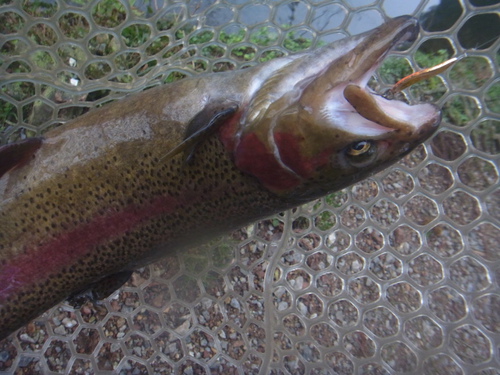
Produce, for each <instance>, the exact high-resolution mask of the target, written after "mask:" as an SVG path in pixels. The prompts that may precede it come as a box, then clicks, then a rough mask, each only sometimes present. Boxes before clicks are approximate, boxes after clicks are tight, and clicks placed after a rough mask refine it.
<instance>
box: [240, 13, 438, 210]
mask: <svg viewBox="0 0 500 375" xmlns="http://www.w3.org/2000/svg"><path fill="white" fill-rule="evenodd" d="M418 32H419V25H418V22H417V20H415V19H414V18H411V17H407V16H404V17H398V18H395V19H393V20H390V21H389V22H387V23H385V24H383V25H382V26H380V27H378V28H377V29H375V30H373V31H371V32H368V33H365V34H362V35H358V36H355V37H352V38H347V39H344V40H341V41H339V42H337V43H334V44H332V45H329V46H326V47H323V48H322V49H320V50H319V51H318V52H315V53H313V54H309V55H300V56H298V57H297V58H296V59H295V60H292V61H291V62H290V63H289V64H287V65H285V66H284V67H282V68H281V69H279V70H278V71H277V72H276V73H275V74H274V77H271V78H270V79H269V80H268V82H266V83H264V84H263V85H262V88H261V90H258V91H257V92H256V94H255V96H254V98H253V99H252V101H251V102H250V105H249V108H248V109H247V111H246V113H244V114H243V115H242V117H241V118H242V120H241V121H242V122H241V124H240V126H241V128H240V129H241V130H240V132H239V134H238V142H237V143H236V147H235V149H234V159H235V163H236V165H237V166H238V167H239V168H240V169H242V170H243V171H245V172H247V173H250V174H252V175H254V176H255V177H257V178H258V179H259V180H260V182H261V183H262V184H263V185H264V186H265V187H266V188H267V189H269V190H271V191H273V192H275V193H277V194H280V195H283V196H287V197H292V196H293V197H300V199H301V200H304V201H307V200H309V199H313V198H315V197H319V196H321V195H324V194H326V193H328V192H329V191H334V190H338V189H341V188H344V187H346V186H348V185H351V184H352V183H355V182H356V181H358V180H361V179H363V178H365V177H367V176H369V175H371V174H373V173H375V172H377V171H379V170H381V169H383V168H385V167H387V166H388V165H390V164H392V163H394V162H396V161H397V160H399V159H400V158H401V157H403V156H404V155H406V154H408V153H409V152H410V151H411V150H412V149H413V148H415V147H416V146H417V145H418V144H420V143H421V142H423V141H425V140H426V139H427V138H428V137H429V136H430V135H431V134H433V132H434V131H435V130H436V129H437V126H438V125H439V123H440V120H441V113H440V111H439V109H438V108H437V107H436V106H434V105H433V104H427V103H424V104H417V105H413V106H411V105H408V104H406V103H404V102H400V101H396V100H387V99H385V98H383V97H382V96H379V95H377V94H375V93H372V92H370V90H369V89H368V88H367V83H368V80H369V79H370V77H371V76H372V75H373V73H374V72H375V70H376V69H377V68H378V67H379V66H380V64H381V63H382V61H383V59H384V57H385V56H386V55H387V54H388V53H389V52H390V51H391V49H392V48H393V47H395V46H396V45H398V44H400V43H402V42H405V41H413V40H414V39H415V38H416V36H417V35H418ZM287 69H288V70H289V71H288V72H287ZM276 77H278V78H279V77H287V78H286V79H285V81H286V85H285V84H284V83H283V80H280V79H277V78H276ZM270 99H272V100H270ZM360 145H365V146H366V147H369V149H370V150H369V151H366V150H361V151H363V153H362V154H359V151H360V150H357V148H359V147H360Z"/></svg>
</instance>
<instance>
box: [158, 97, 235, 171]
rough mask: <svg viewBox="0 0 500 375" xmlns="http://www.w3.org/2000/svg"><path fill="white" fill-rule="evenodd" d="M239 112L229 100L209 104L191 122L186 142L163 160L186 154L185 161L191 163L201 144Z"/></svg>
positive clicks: (187, 128)
mask: <svg viewBox="0 0 500 375" xmlns="http://www.w3.org/2000/svg"><path fill="white" fill-rule="evenodd" d="M237 110H238V104H237V103H236V102H232V101H229V100H219V101H214V102H211V103H209V104H207V105H206V106H205V107H204V108H203V109H202V110H201V111H200V112H198V113H197V114H196V115H195V116H194V117H193V119H192V120H191V121H190V122H189V124H188V126H187V127H186V132H185V134H184V140H183V141H182V142H181V143H180V144H179V145H177V146H176V147H175V148H174V149H173V150H172V151H170V152H169V153H168V154H166V155H165V156H164V157H163V158H162V159H165V158H171V157H173V156H175V155H177V154H178V153H180V152H184V161H185V162H187V163H189V161H190V160H191V159H192V158H193V154H194V152H195V151H196V148H197V147H198V146H199V145H200V143H201V142H202V141H203V140H204V139H206V138H207V137H208V136H209V135H211V134H213V133H214V132H215V131H216V130H217V129H218V128H219V126H221V125H222V124H224V122H225V121H226V120H227V119H228V118H229V117H230V116H231V115H233V114H234V113H235V112H236V111H237Z"/></svg>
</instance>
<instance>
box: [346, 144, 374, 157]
mask: <svg viewBox="0 0 500 375" xmlns="http://www.w3.org/2000/svg"><path fill="white" fill-rule="evenodd" d="M372 146H373V144H372V143H371V142H370V141H360V142H354V143H353V144H351V145H350V146H349V147H348V148H347V155H349V156H360V155H363V154H366V153H367V152H369V151H370V149H372Z"/></svg>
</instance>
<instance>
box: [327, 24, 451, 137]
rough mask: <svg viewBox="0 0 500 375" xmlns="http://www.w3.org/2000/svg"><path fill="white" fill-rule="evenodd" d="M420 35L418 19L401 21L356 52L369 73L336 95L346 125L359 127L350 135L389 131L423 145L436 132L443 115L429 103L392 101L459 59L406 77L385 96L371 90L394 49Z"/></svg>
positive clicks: (353, 81)
mask: <svg viewBox="0 0 500 375" xmlns="http://www.w3.org/2000/svg"><path fill="white" fill-rule="evenodd" d="M391 28H392V30H391ZM418 32H419V25H418V22H417V20H416V19H414V18H411V17H399V18H396V19H394V20H392V21H391V22H390V23H388V24H386V25H384V26H382V27H380V28H379V29H377V31H376V32H375V33H373V34H370V35H369V36H368V37H367V38H366V39H365V40H364V41H363V42H362V43H360V45H358V46H357V47H356V48H355V49H353V51H352V54H355V53H358V54H360V55H361V56H362V58H363V59H364V62H362V63H361V66H363V67H364V68H365V69H366V70H365V72H364V74H361V75H359V76H356V75H354V76H353V78H354V79H353V80H351V81H350V82H347V83H346V84H345V85H343V87H342V86H340V87H339V90H338V91H337V93H336V95H337V96H338V97H337V99H338V101H339V102H340V103H342V105H343V106H344V108H338V109H337V110H340V111H342V112H343V116H344V119H345V120H346V122H345V123H356V124H357V126H356V127H351V128H349V130H348V131H349V132H351V133H356V134H358V135H363V134H364V135H366V136H368V137H374V138H377V137H379V136H382V135H384V134H386V133H387V132H389V131H390V132H397V133H398V136H400V139H405V140H406V141H409V142H411V141H413V140H417V139H418V140H419V141H422V137H425V136H426V135H427V136H430V135H431V134H432V133H433V132H434V130H435V129H436V128H437V126H438V125H439V123H440V121H441V112H440V110H439V109H438V108H437V107H436V106H435V105H433V104H430V103H421V104H415V105H410V104H407V103H405V102H403V101H399V100H394V99H392V98H391V97H393V96H394V95H393V94H394V93H396V92H398V91H401V90H402V89H404V88H407V87H409V86H411V85H412V84H415V83H417V82H419V81H420V80H422V79H426V78H429V77H431V76H433V75H436V74H439V73H441V72H442V71H444V70H445V69H447V68H448V67H449V66H451V65H452V64H453V62H455V61H456V59H451V60H448V61H447V62H445V63H443V64H440V65H439V66H436V67H435V68H429V69H425V70H424V71H422V72H416V73H413V74H411V75H409V76H408V77H404V78H403V79H401V80H400V81H399V82H398V83H397V84H396V85H394V86H393V88H391V89H390V90H388V91H387V92H386V93H384V94H379V93H375V92H373V91H371V89H370V88H369V87H368V81H369V79H370V78H371V77H372V76H373V74H374V73H375V71H376V70H377V69H378V67H379V66H380V65H381V63H382V61H383V59H384V58H385V57H386V55H387V54H388V53H390V51H391V50H392V49H393V48H394V47H395V46H397V45H399V44H401V43H403V42H412V41H413V40H414V39H415V38H416V37H417V36H418ZM367 64H370V66H367ZM388 94H390V95H388ZM342 99H345V100H342ZM346 130H347V129H346Z"/></svg>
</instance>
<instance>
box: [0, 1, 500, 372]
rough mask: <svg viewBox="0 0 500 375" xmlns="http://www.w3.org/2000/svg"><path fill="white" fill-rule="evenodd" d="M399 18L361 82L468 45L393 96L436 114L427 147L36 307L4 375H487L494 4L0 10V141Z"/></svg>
mask: <svg viewBox="0 0 500 375" xmlns="http://www.w3.org/2000/svg"><path fill="white" fill-rule="evenodd" d="M87 3H88V4H87ZM401 14H413V15H415V16H417V17H419V18H420V20H421V21H422V25H423V29H424V30H423V32H422V33H421V35H420V38H419V40H418V41H417V42H416V43H415V44H414V45H413V47H411V49H410V50H408V51H405V52H404V53H396V52H395V53H394V54H393V57H392V58H389V59H388V63H387V65H384V67H387V69H385V68H384V67H383V68H382V69H380V71H379V72H378V74H377V76H376V77H375V80H373V82H372V83H373V87H375V88H376V89H377V90H379V91H382V90H384V88H387V87H389V86H390V85H391V84H392V83H394V82H395V81H396V80H397V79H398V78H401V76H402V75H405V74H408V71H406V72H401V74H399V75H398V74H396V73H394V70H391V69H389V67H390V64H392V63H394V62H397V61H399V62H401V61H402V62H403V65H406V69H407V70H409V71H411V70H410V69H412V68H413V69H418V68H419V66H420V67H421V66H426V65H425V64H426V63H425V61H424V60H422V58H421V56H422V54H421V53H424V54H427V56H428V55H429V54H430V55H433V56H438V57H439V56H441V57H443V60H444V59H446V58H448V57H451V56H454V55H458V56H461V55H464V54H465V53H466V57H465V58H463V59H462V60H460V61H459V62H458V63H456V64H455V66H454V67H453V68H452V69H451V70H449V71H448V72H446V73H444V74H442V75H440V76H439V77H436V78H434V79H432V80H430V81H426V82H423V83H421V84H418V85H416V87H412V88H411V89H409V90H407V91H408V92H407V93H406V95H407V96H408V98H409V99H410V101H433V102H436V103H437V104H438V105H440V106H442V107H443V109H444V121H443V125H442V127H441V129H440V131H439V132H438V134H437V135H436V136H435V137H434V138H433V139H432V140H430V141H429V142H428V143H427V144H425V145H424V146H421V147H419V148H418V149H417V150H416V151H415V152H413V153H412V154H411V155H409V156H408V157H406V158H405V159H404V160H403V161H402V162H400V163H399V164H397V165H395V166H394V167H392V168H390V169H389V170H386V171H384V172H382V173H380V174H379V175H377V176H375V177H373V178H371V179H368V180H366V181H363V182H360V183H358V184H356V185H355V186H353V187H352V188H350V189H348V190H346V191H342V192H339V193H335V194H332V195H330V196H327V197H325V198H323V199H321V200H318V201H315V202H311V203H310V204H307V205H304V206H302V207H299V208H297V209H295V210H292V211H290V212H286V213H283V214H280V215H276V216H275V217H272V218H269V219H267V220H263V221H261V222H258V223H255V224H252V225H250V226H248V227H245V228H242V229H241V230H239V231H236V232H234V233H232V234H231V235H229V236H228V237H225V238H221V239H219V240H217V241H213V242H212V243H210V244H209V245H206V246H204V247H202V248H198V249H193V250H192V251H190V252H188V253H185V254H177V255H171V256H169V257H167V258H165V260H163V261H161V262H159V263H157V264H154V265H152V266H150V267H147V268H145V269H142V270H140V271H139V272H137V273H135V274H134V276H133V278H132V279H131V280H130V281H129V282H128V283H127V284H126V286H124V287H123V288H122V289H120V290H119V291H117V292H116V293H115V294H114V295H113V296H111V297H110V298H108V299H107V300H105V301H103V302H102V303H94V304H92V303H88V304H86V305H84V306H83V307H82V308H81V309H79V310H73V309H72V308H70V307H68V306H67V305H65V304H61V305H59V306H57V307H55V308H53V309H51V310H50V311H48V312H47V313H46V314H44V315H43V316H42V317H40V318H39V319H37V320H35V321H34V322H32V323H30V324H29V325H27V326H26V327H24V328H22V329H21V330H19V331H18V332H17V333H15V334H13V335H12V336H11V337H9V338H8V339H6V340H4V341H2V342H0V372H5V373H17V374H23V373H25V374H28V373H29V374H34V373H40V374H51V373H72V374H92V373H100V372H102V371H114V372H115V373H120V374H146V373H157V374H169V373H186V374H222V373H228V374H233V373H234V374H257V373H262V374H264V373H265V374H332V373H335V374H354V373H357V374H390V373H405V374H438V373H446V374H484V375H486V374H500V371H499V370H498V368H500V363H499V362H500V357H499V350H500V313H499V312H500V293H499V292H498V288H499V284H500V282H499V279H500V250H499V249H500V228H499V221H500V189H499V188H498V178H499V177H498V175H499V171H498V162H499V151H500V138H499V137H500V121H499V120H498V118H499V113H500V99H499V97H500V83H499V79H498V66H499V62H500V57H499V55H500V51H499V42H498V34H499V33H500V30H499V29H498V25H500V22H499V20H498V18H499V14H498V1H495V0H493V1H492V0H467V1H465V0H463V1H459V0H450V1H442V2H441V3H440V2H438V1H431V0H429V1H420V0H412V1H406V0H405V1H404V2H401V1H396V0H345V1H342V2H331V1H318V0H308V1H301V2H290V1H261V2H250V1H246V0H226V1H215V0H205V1H202V0H193V1H188V2H185V3H184V2H179V1H165V0H151V1H147V0H137V1H125V0H123V1H118V0H101V1H92V2H87V1H81V0H66V1H63V0H51V1H47V2H43V1H35V0H25V1H22V2H14V1H9V0H3V1H0V35H1V39H0V56H1V60H0V74H1V81H0V137H1V140H2V142H10V141H14V140H16V139H20V138H24V137H27V136H33V135H35V134H41V133H43V132H44V131H46V130H47V129H49V128H52V127H54V126H57V125H59V124H60V123H62V122H65V121H67V120H69V119H72V118H74V117H76V116H79V115H80V114H82V113H84V112H86V111H87V110H88V109H89V108H92V107H95V106H98V105H101V104H103V103H105V102H109V101H111V100H114V99H117V98H120V97H122V96H123V95H125V94H126V93H129V92H132V91H138V90H141V89H144V88H146V87H149V86H152V85H156V84H159V83H164V82H168V81H172V80H175V79H178V78H181V77H183V76H186V75H193V74H198V73H200V72H205V71H206V72H211V71H220V70H227V69H239V68H242V67H245V66H249V65H254V64H257V63H258V62H259V61H262V60H264V59H267V58H271V57H274V56H280V55H284V54H288V53H290V51H295V50H297V49H305V48H314V46H316V45H318V44H319V43H324V42H330V41H333V40H337V39H339V38H341V37H344V36H346V35H350V34H357V33H360V32H362V31H365V30H368V29H371V28H373V27H375V26H377V25H379V24H380V23H381V22H383V20H384V19H385V18H387V17H395V16H398V15H401ZM419 54H420V55H419ZM419 56H420V57H419ZM423 61H424V62H423Z"/></svg>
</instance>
